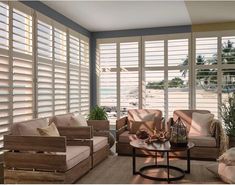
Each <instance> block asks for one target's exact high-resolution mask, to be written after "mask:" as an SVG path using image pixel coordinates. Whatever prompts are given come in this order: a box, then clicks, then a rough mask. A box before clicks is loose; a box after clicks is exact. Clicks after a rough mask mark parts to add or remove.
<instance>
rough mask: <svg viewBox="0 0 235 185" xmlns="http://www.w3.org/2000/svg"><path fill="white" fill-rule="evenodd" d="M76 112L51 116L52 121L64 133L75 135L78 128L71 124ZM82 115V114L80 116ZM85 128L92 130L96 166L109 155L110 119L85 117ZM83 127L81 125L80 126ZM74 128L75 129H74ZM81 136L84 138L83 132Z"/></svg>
mask: <svg viewBox="0 0 235 185" xmlns="http://www.w3.org/2000/svg"><path fill="white" fill-rule="evenodd" d="M76 115H77V114H76V113H75V114H73V113H68V114H63V115H56V116H53V117H51V118H50V122H54V123H55V125H56V126H57V128H58V130H59V132H60V133H62V134H64V133H65V134H66V133H67V134H70V136H69V137H73V136H72V134H73V133H74V131H75V130H76V129H75V127H73V126H71V124H70V122H71V116H75V117H76ZM80 117H81V116H80ZM84 122H85V123H83V124H84V125H86V126H84V129H86V128H85V127H90V128H91V132H92V138H91V140H92V141H93V147H92V155H91V156H92V167H94V166H96V165H97V164H98V163H100V162H101V161H103V160H104V159H105V158H107V157H108V155H109V144H108V138H109V137H108V136H109V121H103V120H93V121H87V122H86V121H85V118H84ZM79 128H81V127H79ZM73 129H75V130H74V131H73ZM79 134H80V136H79V137H80V138H81V139H82V136H83V132H82V131H81V132H80V133H79Z"/></svg>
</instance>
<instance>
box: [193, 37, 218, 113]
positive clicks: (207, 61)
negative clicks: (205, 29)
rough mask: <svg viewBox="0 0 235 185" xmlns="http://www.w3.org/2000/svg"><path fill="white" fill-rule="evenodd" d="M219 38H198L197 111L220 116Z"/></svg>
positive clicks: (196, 63) (196, 59) (196, 64)
mask: <svg viewBox="0 0 235 185" xmlns="http://www.w3.org/2000/svg"><path fill="white" fill-rule="evenodd" d="M217 42H218V41H217V37H205V38H196V58H195V68H196V69H195V72H196V103H195V105H196V109H206V110H210V111H211V112H212V113H213V114H214V115H215V117H217V116H218V93H217V86H218V84H217V69H216V68H215V67H213V66H214V65H215V63H214V62H215V61H217V58H216V55H217Z"/></svg>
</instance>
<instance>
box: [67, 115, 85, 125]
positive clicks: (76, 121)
mask: <svg viewBox="0 0 235 185" xmlns="http://www.w3.org/2000/svg"><path fill="white" fill-rule="evenodd" d="M70 121H72V122H70V126H73V125H75V126H87V121H86V118H85V117H84V116H82V115H74V116H71V118H70Z"/></svg>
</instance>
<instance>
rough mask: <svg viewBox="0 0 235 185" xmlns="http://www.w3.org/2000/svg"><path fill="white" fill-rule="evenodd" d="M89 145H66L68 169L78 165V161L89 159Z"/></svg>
mask: <svg viewBox="0 0 235 185" xmlns="http://www.w3.org/2000/svg"><path fill="white" fill-rule="evenodd" d="M90 152H91V151H90V147H89V146H67V147H66V163H67V170H69V169H71V168H72V167H74V166H76V165H77V164H78V163H80V162H82V161H83V160H85V159H87V158H88V157H89V155H90Z"/></svg>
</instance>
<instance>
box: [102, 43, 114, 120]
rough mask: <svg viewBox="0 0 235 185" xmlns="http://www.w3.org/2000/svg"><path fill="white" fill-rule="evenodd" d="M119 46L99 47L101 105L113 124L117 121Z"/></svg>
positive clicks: (106, 45) (104, 45)
mask: <svg viewBox="0 0 235 185" xmlns="http://www.w3.org/2000/svg"><path fill="white" fill-rule="evenodd" d="M116 50H117V45H116V43H108V44H100V45H99V57H100V59H99V68H100V76H99V104H100V105H101V106H102V107H104V108H105V110H106V112H107V114H108V116H109V120H110V122H111V123H113V124H114V123H115V121H116V119H117V73H116V71H117V57H116V56H117V51H116Z"/></svg>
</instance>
